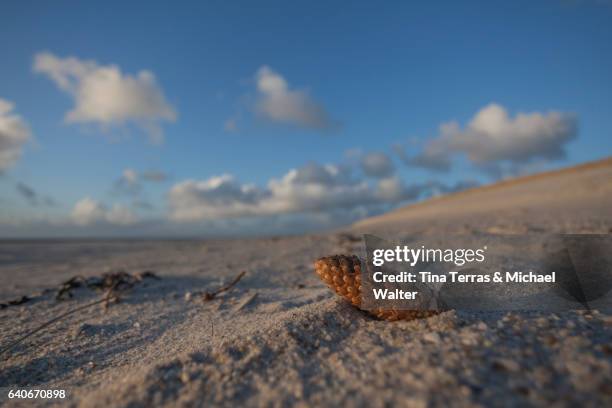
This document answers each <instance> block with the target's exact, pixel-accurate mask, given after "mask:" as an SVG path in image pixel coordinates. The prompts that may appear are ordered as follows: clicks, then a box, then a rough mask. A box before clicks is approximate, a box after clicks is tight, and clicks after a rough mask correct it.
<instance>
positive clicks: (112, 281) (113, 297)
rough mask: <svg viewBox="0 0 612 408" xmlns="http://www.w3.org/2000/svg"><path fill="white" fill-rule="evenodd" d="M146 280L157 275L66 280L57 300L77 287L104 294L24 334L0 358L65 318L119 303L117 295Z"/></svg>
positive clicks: (122, 273) (114, 274)
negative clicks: (97, 307)
mask: <svg viewBox="0 0 612 408" xmlns="http://www.w3.org/2000/svg"><path fill="white" fill-rule="evenodd" d="M146 278H150V279H160V278H159V277H158V276H157V275H155V273H153V272H151V271H145V272H140V273H136V274H134V275H132V274H129V273H127V272H125V271H117V272H110V273H105V274H103V275H102V276H101V277H90V278H83V277H82V276H75V277H73V278H70V279H68V280H67V281H65V282H64V283H62V284H61V285H60V288H59V290H58V291H57V294H56V299H57V300H63V299H65V296H68V297H69V298H70V297H72V296H73V295H72V290H73V289H75V288H79V287H87V288H90V289H94V290H103V291H104V293H103V295H102V297H101V298H100V299H98V300H95V301H93V302H90V303H87V304H85V305H82V306H78V307H76V308H74V309H70V310H69V311H67V312H65V313H62V314H61V315H59V316H57V317H54V318H53V319H51V320H49V321H47V322H45V323H44V324H42V325H40V326H38V327H37V328H35V329H33V330H31V331H29V332H28V333H26V334H24V335H23V336H21V337H20V338H18V339H17V340H15V341H13V342H12V343H10V344H9V345H7V346H6V347H4V348H2V349H0V356H1V355H3V354H4V353H6V352H7V351H10V350H12V349H13V348H14V347H15V346H17V345H18V344H20V343H21V342H23V341H24V340H26V339H27V338H28V337H30V336H32V335H34V334H36V333H38V332H39V331H41V330H43V329H45V328H46V327H49V326H51V325H52V324H54V323H56V322H58V321H60V320H62V319H64V318H65V317H67V316H70V315H72V314H74V313H76V312H80V311H82V310H85V309H88V308H90V307H92V306H95V305H98V304H103V305H104V308H105V309H106V308H108V306H109V305H110V304H111V303H116V302H118V301H119V299H120V298H119V294H120V293H121V292H125V291H127V290H129V289H132V288H133V287H134V285H136V284H137V283H139V282H141V281H142V280H143V279H146ZM24 298H27V296H23V297H22V299H20V301H22V303H24V302H26V301H27V300H23V299H24ZM28 300H29V298H28ZM9 303H10V302H9Z"/></svg>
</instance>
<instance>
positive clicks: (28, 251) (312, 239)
mask: <svg viewBox="0 0 612 408" xmlns="http://www.w3.org/2000/svg"><path fill="white" fill-rule="evenodd" d="M611 208H612V160H607V161H603V162H599V163H596V164H591V165H587V166H582V167H579V168H573V169H570V170H566V171H562V172H556V173H549V174H545V175H541V176H537V177H531V178H527V179H521V180H516V181H512V182H506V183H502V184H500V185H496V186H494V187H487V188H481V189H475V190H471V191H467V192H463V193H459V194H456V195H453V196H447V197H443V198H437V199H433V200H430V201H428V202H426V203H422V204H417V205H414V206H410V207H406V208H403V209H399V210H397V211H394V212H391V213H389V214H385V215H383V216H380V217H375V218H372V219H368V220H364V221H362V222H359V223H357V224H356V225H354V226H351V227H348V228H346V229H343V230H342V231H335V232H331V233H324V234H316V235H304V236H295V237H278V238H261V239H233V240H201V241H194V240H188V241H154V240H151V241H65V242H61V241H50V242H44V241H32V242H23V241H17V242H8V241H5V242H3V243H1V244H0V279H2V285H1V286H0V302H5V301H7V300H11V299H15V298H18V297H20V296H22V295H35V294H38V297H36V298H34V299H33V300H31V301H30V302H27V303H25V304H23V305H19V306H10V307H7V308H5V309H3V310H0V315H1V317H2V318H1V319H0V333H1V334H0V347H3V346H4V345H6V344H8V343H10V342H11V341H12V340H14V339H16V338H18V337H19V336H21V335H22V334H24V333H26V332H27V331H28V330H31V329H33V328H35V327H37V326H38V325H40V324H42V323H43V322H45V321H47V320H49V319H52V318H53V317H56V316H58V315H60V314H62V313H63V312H66V311H68V310H70V309H72V308H75V307H78V306H80V305H85V304H86V303H87V302H91V301H94V300H96V299H100V297H101V296H102V294H101V293H98V292H96V291H93V290H90V289H87V288H78V289H75V290H74V297H73V298H72V299H69V300H65V301H56V300H55V299H54V293H53V292H51V291H48V292H45V289H50V288H51V289H53V288H57V287H58V285H59V284H60V283H61V282H63V281H65V280H66V279H68V278H70V277H73V276H75V275H83V276H85V277H88V276H89V277H91V276H99V275H101V274H102V273H104V272H108V271H114V270H118V269H123V270H125V271H127V272H130V273H138V272H142V271H147V270H148V271H153V272H155V273H156V274H157V275H159V276H160V277H161V279H160V280H154V279H144V280H143V281H142V282H140V283H139V284H137V285H136V286H135V287H134V288H132V289H131V290H129V291H127V292H126V293H125V294H123V295H122V297H121V301H120V302H119V303H116V304H111V305H110V306H109V307H108V308H107V309H104V307H103V306H102V305H96V306H93V307H91V308H89V309H86V310H83V311H81V312H79V313H77V314H73V315H71V316H69V317H67V318H65V319H63V320H61V321H60V322H58V323H56V324H54V325H52V326H50V327H48V328H46V329H44V330H43V331H41V332H40V333H38V334H36V335H35V336H32V337H30V338H28V339H27V340H25V341H24V342H23V343H21V344H19V345H18V346H16V347H15V348H14V349H13V350H12V351H11V352H10V353H7V354H5V355H3V356H1V357H0V390H1V392H2V395H0V401H3V402H4V403H7V404H9V405H24V406H26V405H27V406H30V405H45V404H50V403H55V404H60V405H70V406H162V405H166V406H177V405H178V406H204V405H205V406H209V405H221V406H286V405H303V406H320V405H343V406H368V407H369V406H374V407H377V406H388V405H391V404H393V405H395V404H397V405H401V406H446V405H453V406H489V405H495V406H500V405H501V406H523V405H525V404H531V405H538V406H544V405H546V406H548V405H551V404H553V405H561V406H569V405H580V406H605V405H607V406H610V405H611V403H612V317H611V316H610V315H609V314H606V313H602V312H598V311H593V312H591V313H587V312H579V311H568V312H563V313H537V312H511V313H504V312H486V313H484V312H465V311H461V310H452V311H448V312H444V313H442V314H440V315H438V316H434V317H431V318H428V319H424V320H417V321H410V322H395V323H389V322H384V321H377V320H375V319H372V318H371V317H369V316H368V315H366V314H365V313H363V312H361V311H359V310H356V309H354V308H352V307H350V306H348V305H347V304H346V303H345V302H343V301H341V300H340V299H339V298H338V297H337V296H335V295H334V294H333V293H332V292H331V291H330V290H329V289H327V288H326V287H325V286H324V284H323V283H322V282H320V281H319V280H318V278H317V277H316V275H315V274H314V273H313V267H312V264H313V261H314V260H315V259H316V258H317V257H319V256H324V255H329V254H334V253H357V254H361V253H362V251H363V248H362V244H361V241H360V239H359V237H360V235H359V234H361V233H366V232H367V233H376V234H379V235H381V236H384V237H394V238H397V237H399V238H402V239H415V237H418V236H432V235H445V234H446V235H448V234H455V233H461V234H467V235H469V234H503V233H518V234H521V233H546V232H572V233H610V232H611V231H612V211H611ZM243 270H244V271H246V272H247V273H246V275H245V277H244V278H243V279H242V280H241V281H240V282H239V283H238V284H237V285H236V286H235V287H234V288H233V289H232V290H230V291H228V292H226V293H224V294H222V295H220V296H219V297H218V298H216V299H214V300H211V301H208V302H207V301H204V300H203V296H202V295H201V293H202V292H204V291H207V290H208V291H211V290H213V289H215V288H217V287H219V286H221V285H222V284H223V283H227V282H229V281H230V280H231V279H232V278H233V277H235V276H236V275H237V274H238V273H240V272H241V271H243ZM18 388H20V389H21V388H36V389H64V390H66V392H67V394H68V397H67V398H66V399H65V400H53V401H50V400H47V401H44V400H29V401H16V400H11V401H10V402H7V400H6V394H7V393H8V390H10V389H18Z"/></svg>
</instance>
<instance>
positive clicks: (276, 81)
mask: <svg viewBox="0 0 612 408" xmlns="http://www.w3.org/2000/svg"><path fill="white" fill-rule="evenodd" d="M255 79H256V83H257V90H258V92H259V96H258V99H257V101H256V104H255V110H256V112H257V113H258V114H259V115H260V116H261V117H263V118H265V119H267V120H269V121H271V122H278V123H286V124H291V125H296V126H300V127H304V128H308V129H316V130H328V129H333V128H335V127H337V126H338V124H337V123H336V122H335V121H334V120H333V119H332V118H331V117H330V115H329V114H328V113H327V111H326V110H325V108H324V107H323V106H321V105H320V104H318V103H317V102H316V101H314V100H313V99H312V97H311V96H310V95H309V93H308V91H306V90H295V89H290V87H289V84H288V83H287V81H286V80H285V78H283V76H282V75H280V74H279V73H277V72H275V71H273V70H272V69H270V68H269V67H267V66H263V67H261V68H260V69H259V71H257V75H256V78H255Z"/></svg>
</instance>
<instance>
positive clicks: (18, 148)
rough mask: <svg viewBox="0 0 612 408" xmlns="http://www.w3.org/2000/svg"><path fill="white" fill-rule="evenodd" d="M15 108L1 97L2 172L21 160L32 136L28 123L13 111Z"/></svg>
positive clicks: (0, 147) (0, 167)
mask: <svg viewBox="0 0 612 408" xmlns="http://www.w3.org/2000/svg"><path fill="white" fill-rule="evenodd" d="M13 108H14V105H13V104H12V103H11V102H9V101H7V100H6V99H2V98H0V174H2V173H3V172H4V171H6V170H7V169H9V168H11V167H12V166H13V165H14V164H15V163H16V162H17V160H19V158H20V157H21V153H22V151H23V146H24V145H25V143H26V142H27V141H28V140H30V138H31V134H30V129H29V127H28V125H27V123H26V122H25V121H24V120H23V119H22V118H21V117H20V116H19V115H16V114H15V113H13Z"/></svg>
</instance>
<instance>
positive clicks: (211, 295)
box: [204, 271, 246, 302]
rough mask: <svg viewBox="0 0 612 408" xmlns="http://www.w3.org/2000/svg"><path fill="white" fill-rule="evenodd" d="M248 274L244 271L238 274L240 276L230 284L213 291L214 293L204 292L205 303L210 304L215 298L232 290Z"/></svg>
mask: <svg viewBox="0 0 612 408" xmlns="http://www.w3.org/2000/svg"><path fill="white" fill-rule="evenodd" d="M245 274H246V271H242V272H240V273H239V274H238V276H236V277H235V278H234V280H232V281H231V282H230V283H228V284H227V285H225V286H222V287H220V288H219V289H217V290H215V291H213V292H208V291H207V292H204V301H205V302H208V301H211V300H213V299H214V298H215V297H217V295H219V294H221V293H223V292H227V291H228V290H230V289H231V288H233V287H234V286H236V284H237V283H238V282H239V281H240V279H242V277H243V276H244V275H245Z"/></svg>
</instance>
